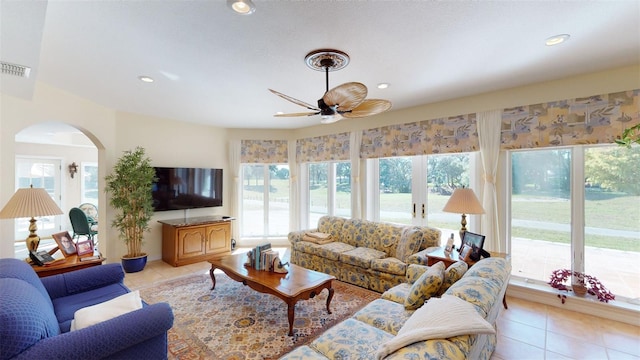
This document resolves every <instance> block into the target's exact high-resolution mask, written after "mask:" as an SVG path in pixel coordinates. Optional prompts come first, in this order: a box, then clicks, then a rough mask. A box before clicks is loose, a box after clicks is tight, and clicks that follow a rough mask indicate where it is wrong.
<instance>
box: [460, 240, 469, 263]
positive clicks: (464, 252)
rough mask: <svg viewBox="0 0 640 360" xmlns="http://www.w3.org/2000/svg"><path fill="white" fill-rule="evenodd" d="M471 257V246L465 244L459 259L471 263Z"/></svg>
mask: <svg viewBox="0 0 640 360" xmlns="http://www.w3.org/2000/svg"><path fill="white" fill-rule="evenodd" d="M470 255H471V246H469V245H467V244H464V245H462V248H460V256H459V259H460V260H462V261H465V262H466V261H469V260H471V258H470V257H469V256H470Z"/></svg>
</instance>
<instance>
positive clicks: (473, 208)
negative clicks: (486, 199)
mask: <svg viewBox="0 0 640 360" xmlns="http://www.w3.org/2000/svg"><path fill="white" fill-rule="evenodd" d="M442 211H444V212H450V213H456V214H462V221H461V222H460V224H461V225H462V228H461V229H460V241H462V239H463V238H464V233H465V232H466V231H467V215H466V214H484V209H483V208H482V205H481V204H480V201H479V200H478V198H477V197H476V194H475V193H474V192H473V190H472V189H469V188H464V187H463V188H461V189H455V190H454V191H453V194H451V197H450V198H449V201H447V204H446V205H445V206H444V208H443V209H442Z"/></svg>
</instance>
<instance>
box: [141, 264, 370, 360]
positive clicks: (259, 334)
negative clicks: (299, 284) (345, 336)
mask: <svg viewBox="0 0 640 360" xmlns="http://www.w3.org/2000/svg"><path fill="white" fill-rule="evenodd" d="M332 285H333V288H334V290H335V293H334V296H333V299H332V300H331V306H330V308H331V312H332V313H331V314H329V313H327V310H326V303H327V296H328V291H326V290H323V291H322V292H321V293H320V294H318V295H317V296H316V297H314V298H312V299H309V300H301V301H299V302H298V303H297V304H296V309H295V321H294V324H293V336H288V335H287V333H288V332H289V322H288V320H287V305H286V304H285V303H284V301H282V300H280V299H279V298H277V297H275V296H273V295H268V294H261V293H258V292H256V291H254V290H252V289H251V288H249V287H248V286H244V285H242V283H239V282H236V281H233V280H231V279H230V278H229V277H227V276H226V275H225V274H223V273H217V272H216V288H215V290H210V289H211V278H210V277H209V276H208V275H206V274H202V275H192V276H188V277H185V278H180V279H175V280H170V281H167V282H164V283H160V284H159V285H156V286H152V287H148V288H144V289H140V295H141V296H142V298H143V299H144V300H145V301H146V302H147V303H150V304H153V303H157V302H167V303H169V304H170V305H171V308H172V309H173V313H174V317H175V319H174V324H173V328H171V330H169V335H168V339H169V359H247V360H248V359H259V360H266V359H277V358H279V357H280V356H282V355H284V354H286V353H287V352H289V351H291V350H292V349H294V348H296V347H298V346H301V345H304V344H307V343H308V342H310V341H312V340H313V339H315V338H316V337H317V336H318V335H320V334H321V333H322V332H324V331H325V330H326V329H328V328H330V327H332V326H333V325H335V324H337V323H338V322H340V321H342V320H344V319H345V318H347V317H350V316H351V315H353V314H354V313H356V312H357V311H358V310H360V309H361V308H362V307H364V306H365V305H366V304H368V303H369V302H371V301H373V300H375V299H377V298H379V297H380V294H378V293H376V292H373V291H369V290H366V289H363V288H360V287H357V286H354V285H350V284H346V283H343V282H340V281H334V282H333V284H332Z"/></svg>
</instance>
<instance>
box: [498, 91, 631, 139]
mask: <svg viewBox="0 0 640 360" xmlns="http://www.w3.org/2000/svg"><path fill="white" fill-rule="evenodd" d="M638 122H640V89H636V90H629V91H623V92H617V93H612V94H604V95H595V96H589V97H583V98H576V99H570V100H561V101H553V102H548V103H543V104H535V105H528V106H518V107H515V108H510V109H504V110H503V112H502V129H501V131H502V134H501V148H502V149H503V150H508V149H527V148H538V147H549V146H565V145H581V144H603V143H605V144H611V143H613V142H614V140H615V139H616V138H617V137H620V135H621V134H622V132H623V131H624V129H626V128H629V127H631V126H633V125H635V124H637V123H638Z"/></svg>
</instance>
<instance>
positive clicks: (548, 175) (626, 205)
mask: <svg viewBox="0 0 640 360" xmlns="http://www.w3.org/2000/svg"><path fill="white" fill-rule="evenodd" d="M511 171H512V175H511V179H512V184H511V229H510V231H511V244H510V245H511V256H512V264H513V270H512V271H513V275H514V276H520V277H524V278H527V279H530V280H534V281H539V282H547V281H548V280H549V276H550V274H551V272H552V271H553V270H556V269H560V268H568V269H571V268H574V269H575V270H576V271H581V272H585V273H587V274H589V275H592V276H595V277H597V278H598V279H599V280H600V281H601V282H602V283H603V284H604V285H605V286H606V287H607V288H608V289H609V290H610V291H612V292H613V293H614V294H616V295H617V296H619V297H620V296H623V297H628V298H638V297H640V287H638V284H639V283H640V206H638V204H640V182H638V181H637V179H638V178H639V176H640V147H637V146H636V147H633V148H632V149H626V148H622V147H618V146H615V145H612V146H603V147H588V148H585V147H574V148H562V149H551V150H548V149H545V150H530V151H519V152H512V153H511Z"/></svg>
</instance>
